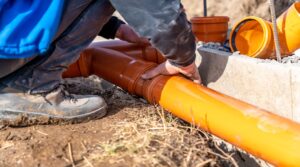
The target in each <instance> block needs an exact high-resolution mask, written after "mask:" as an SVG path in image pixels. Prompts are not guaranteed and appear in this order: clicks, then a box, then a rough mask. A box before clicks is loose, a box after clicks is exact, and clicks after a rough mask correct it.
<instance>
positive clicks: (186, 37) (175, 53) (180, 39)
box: [151, 12, 196, 66]
mask: <svg viewBox="0 0 300 167" xmlns="http://www.w3.org/2000/svg"><path fill="white" fill-rule="evenodd" d="M151 43H152V45H153V46H154V47H156V48H158V49H159V50H160V51H161V52H162V53H163V55H165V57H166V58H167V59H168V60H169V61H170V63H171V64H173V65H177V66H188V65H190V64H192V63H193V62H194V61H195V58H196V55H195V50H196V43H195V37H194V35H193V32H192V29H191V25H190V23H189V22H188V21H187V18H186V15H185V13H184V12H181V13H180V14H179V15H178V17H177V18H176V19H175V20H173V21H171V22H170V23H169V26H168V27H167V28H166V29H162V30H159V31H156V33H154V34H153V36H152V38H151Z"/></svg>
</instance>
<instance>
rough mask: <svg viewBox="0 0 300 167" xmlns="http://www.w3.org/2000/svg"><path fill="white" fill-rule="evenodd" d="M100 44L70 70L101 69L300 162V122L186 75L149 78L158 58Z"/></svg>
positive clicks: (210, 125)
mask: <svg viewBox="0 0 300 167" xmlns="http://www.w3.org/2000/svg"><path fill="white" fill-rule="evenodd" d="M95 46H97V47H95ZM100 46H101V44H96V45H94V46H92V47H91V48H88V49H86V50H85V51H84V52H83V53H82V54H81V57H80V59H79V60H78V61H77V62H76V63H75V64H74V65H72V66H70V68H69V69H68V70H67V71H66V72H65V74H64V76H65V77H66V76H69V77H73V76H88V75H90V74H95V75H98V76H99V77H102V78H104V79H106V80H108V81H110V82H112V83H114V84H116V85H118V86H120V87H122V88H123V89H125V90H127V91H128V92H129V93H131V94H135V95H139V96H143V97H144V98H145V99H147V100H148V101H149V102H150V103H154V104H155V103H156V104H159V105H161V106H162V107H163V108H164V109H166V110H167V111H169V112H171V113H173V114H174V115H175V116H177V117H179V118H181V119H183V120H185V121H187V122H190V123H191V124H194V125H196V126H198V127H200V128H202V129H204V130H206V131H207V132H209V133H212V134H214V135H216V136H218V137H220V138H222V139H224V140H225V141H228V142H230V143H232V144H233V145H235V146H237V147H239V148H241V149H243V150H245V151H247V152H249V153H251V154H253V155H255V156H257V157H259V158H261V159H263V160H266V161H268V162H270V163H272V164H274V165H276V166H299V164H300V124H297V123H295V122H293V121H291V120H289V119H286V118H283V117H280V116H277V115H275V114H272V113H270V112H268V111H265V110H262V109H259V108H257V107H254V106H252V105H249V104H247V103H244V102H241V101H239V100H236V99H234V98H231V97H229V96H226V95H222V94H220V93H218V92H215V91H213V90H211V89H208V88H206V87H204V86H201V85H197V84H195V83H193V82H191V81H189V80H187V79H185V78H183V77H181V76H157V77H156V78H154V79H152V80H143V79H141V75H142V74H143V73H144V72H146V71H147V70H149V69H151V68H154V67H155V66H156V65H157V64H156V63H154V62H149V61H144V60H142V59H141V58H136V57H135V55H133V56H132V57H131V55H128V54H126V53H122V52H120V51H116V50H112V49H108V48H102V47H100ZM129 46H130V45H128V47H129ZM124 47H126V46H124ZM144 53H146V52H144ZM147 56H150V57H151V55H142V56H141V57H147ZM153 56H155V55H153Z"/></svg>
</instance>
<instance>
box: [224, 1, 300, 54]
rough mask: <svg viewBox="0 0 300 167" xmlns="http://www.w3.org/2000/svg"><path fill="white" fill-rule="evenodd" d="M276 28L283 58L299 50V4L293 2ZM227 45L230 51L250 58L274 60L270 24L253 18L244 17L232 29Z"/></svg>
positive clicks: (278, 19)
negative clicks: (238, 52) (228, 44)
mask: <svg viewBox="0 0 300 167" xmlns="http://www.w3.org/2000/svg"><path fill="white" fill-rule="evenodd" d="M277 28H278V33H279V42H280V47H281V48H280V51H281V54H282V55H283V56H288V55H290V54H292V53H293V52H295V51H296V50H297V49H299V48H300V38H299V37H298V36H299V34H300V2H295V3H294V4H293V5H292V6H291V7H290V8H289V9H288V10H286V11H285V12H284V13H283V14H282V15H281V16H280V17H278V18H277ZM229 43H230V48H231V50H232V51H240V53H242V54H245V55H248V56H250V57H257V58H275V46H274V37H273V34H272V26H271V23H270V22H268V21H265V20H263V19H261V18H258V17H255V16H249V17H246V18H244V19H242V20H241V21H239V22H238V23H237V24H236V25H235V26H234V27H233V29H232V31H231V34H230V38H229Z"/></svg>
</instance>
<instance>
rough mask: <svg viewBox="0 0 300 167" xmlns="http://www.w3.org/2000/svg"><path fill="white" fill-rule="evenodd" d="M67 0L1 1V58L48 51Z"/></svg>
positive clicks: (19, 56)
mask: <svg viewBox="0 0 300 167" xmlns="http://www.w3.org/2000/svg"><path fill="white" fill-rule="evenodd" d="M63 5H64V0H0V59H13V58H26V57H30V56H34V55H38V54H43V53H45V52H46V51H47V50H48V48H49V45H50V43H51V42H52V39H53V38H54V36H55V34H56V32H57V29H58V26H59V23H60V20H61V15H62V12H63Z"/></svg>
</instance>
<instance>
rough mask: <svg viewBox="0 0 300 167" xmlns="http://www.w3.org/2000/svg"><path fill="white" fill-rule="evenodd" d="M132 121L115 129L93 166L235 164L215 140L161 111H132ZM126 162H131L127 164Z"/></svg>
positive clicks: (94, 157) (100, 145)
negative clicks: (215, 143) (218, 149)
mask: <svg viewBox="0 0 300 167" xmlns="http://www.w3.org/2000/svg"><path fill="white" fill-rule="evenodd" d="M130 113H131V114H130V116H129V119H126V120H124V121H121V122H119V123H118V124H117V125H114V126H113V127H112V128H113V130H114V131H115V133H114V134H113V136H112V137H111V139H110V140H109V141H108V142H105V143H98V149H97V150H94V151H93V153H92V154H91V155H90V156H89V157H88V158H89V159H90V160H91V161H92V162H93V163H94V164H98V163H100V164H101V163H102V162H107V161H108V160H109V162H110V163H111V164H110V165H116V164H120V163H121V164H122V163H124V164H126V165H128V166H172V167H175V166H180V167H190V166H195V167H200V166H224V165H225V164H226V165H227V166H230V165H234V164H235V162H234V161H233V160H232V159H231V158H230V155H229V154H228V153H225V152H224V151H216V149H217V148H216V147H217V146H216V145H214V144H213V140H212V137H211V136H210V135H208V134H206V133H204V132H202V131H201V130H199V129H196V128H194V127H191V126H190V125H187V124H185V123H184V122H182V121H180V120H178V119H176V118H174V117H173V116H171V115H170V114H168V113H165V112H164V111H162V110H161V109H160V108H158V107H151V106H148V107H146V108H143V110H135V109H132V111H131V112H130ZM126 160H130V164H127V162H126Z"/></svg>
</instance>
